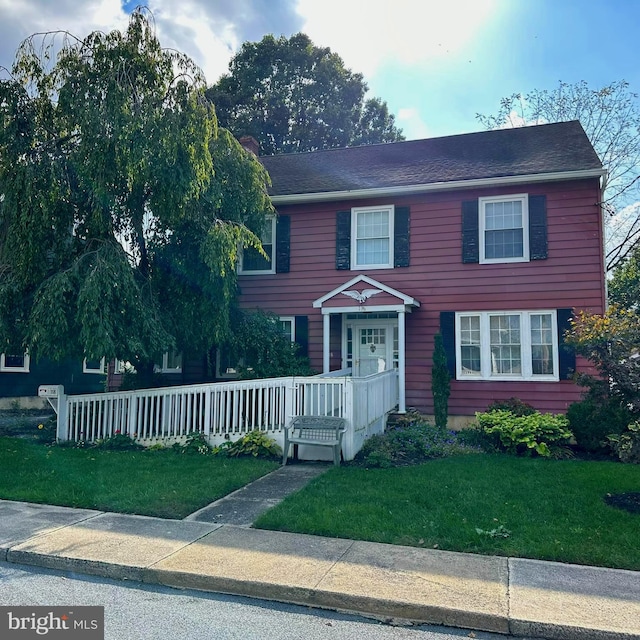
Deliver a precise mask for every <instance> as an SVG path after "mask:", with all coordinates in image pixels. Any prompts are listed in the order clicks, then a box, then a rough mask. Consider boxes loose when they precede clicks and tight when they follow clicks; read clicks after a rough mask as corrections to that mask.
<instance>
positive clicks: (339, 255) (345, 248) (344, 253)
mask: <svg viewBox="0 0 640 640" xmlns="http://www.w3.org/2000/svg"><path fill="white" fill-rule="evenodd" d="M336 269H340V270H345V269H347V270H348V269H351V211H338V213H337V214H336Z"/></svg>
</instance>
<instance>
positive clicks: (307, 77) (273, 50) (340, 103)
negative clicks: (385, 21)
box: [207, 33, 404, 155]
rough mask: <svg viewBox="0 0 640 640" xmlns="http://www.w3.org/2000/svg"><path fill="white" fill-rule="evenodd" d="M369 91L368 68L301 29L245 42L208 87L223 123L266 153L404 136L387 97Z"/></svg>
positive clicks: (374, 141) (210, 96) (309, 149)
mask: <svg viewBox="0 0 640 640" xmlns="http://www.w3.org/2000/svg"><path fill="white" fill-rule="evenodd" d="M366 93H367V85H366V83H365V82H364V80H363V77H362V74H360V73H353V72H352V71H350V70H349V69H347V68H345V66H344V62H343V60H342V58H340V56H339V55H337V54H336V53H333V52H332V51H331V50H330V49H328V48H323V47H316V46H314V44H313V42H312V41H311V40H310V39H309V37H308V36H306V35H305V34H303V33H298V34H296V35H294V36H292V37H291V38H289V39H287V38H285V37H284V36H281V37H280V38H278V39H276V38H274V37H273V36H272V35H268V36H265V37H264V38H263V39H262V40H261V41H260V42H246V43H244V44H243V45H242V48H241V50H240V51H239V52H238V53H237V54H236V55H235V56H234V57H233V58H232V60H231V62H230V63H229V73H228V74H225V75H223V76H222V77H221V78H220V80H218V82H217V83H216V84H214V85H213V86H212V87H210V88H209V90H208V91H207V95H208V97H209V98H210V99H211V101H212V102H213V103H214V104H215V105H216V112H217V115H218V120H219V122H220V125H221V126H223V127H226V128H228V129H229V130H230V131H232V132H233V133H234V134H235V135H236V136H243V135H251V136H253V137H254V138H255V139H256V140H257V141H258V142H259V143H260V146H261V152H262V153H264V154H266V155H272V154H276V153H287V152H299V151H314V150H316V149H330V148H333V147H346V146H353V145H359V144H372V143H378V142H394V141H396V140H403V139H404V138H403V136H402V131H401V130H400V129H397V128H396V126H395V118H394V116H393V115H392V114H391V113H389V109H388V107H387V104H386V103H385V102H382V101H381V100H380V99H379V98H368V99H365V94H366Z"/></svg>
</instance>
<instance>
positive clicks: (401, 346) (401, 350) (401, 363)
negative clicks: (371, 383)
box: [398, 311, 407, 413]
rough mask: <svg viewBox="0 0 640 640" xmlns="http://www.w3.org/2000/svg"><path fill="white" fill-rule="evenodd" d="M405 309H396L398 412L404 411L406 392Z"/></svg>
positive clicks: (405, 408)
mask: <svg viewBox="0 0 640 640" xmlns="http://www.w3.org/2000/svg"><path fill="white" fill-rule="evenodd" d="M406 315H407V314H406V312H405V311H398V413H405V412H406V410H407V407H406V402H407V401H406V393H405V379H406V377H405V349H406V345H405V331H404V321H405V316H406Z"/></svg>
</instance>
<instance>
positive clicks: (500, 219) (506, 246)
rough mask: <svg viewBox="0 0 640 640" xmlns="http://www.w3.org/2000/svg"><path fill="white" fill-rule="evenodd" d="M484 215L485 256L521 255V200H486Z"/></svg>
mask: <svg viewBox="0 0 640 640" xmlns="http://www.w3.org/2000/svg"><path fill="white" fill-rule="evenodd" d="M484 215H485V218H484V223H485V237H484V243H485V248H484V251H485V258H487V259H492V258H496V259H499V258H521V257H523V255H524V250H523V248H524V242H523V238H524V231H523V223H522V201H521V200H512V201H508V202H487V203H486V204H485V209H484Z"/></svg>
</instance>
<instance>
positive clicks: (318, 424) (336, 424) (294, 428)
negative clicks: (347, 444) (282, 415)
mask: <svg viewBox="0 0 640 640" xmlns="http://www.w3.org/2000/svg"><path fill="white" fill-rule="evenodd" d="M346 430H347V426H346V422H345V419H344V418H334V417H332V416H296V417H295V418H293V420H291V422H290V423H289V425H288V426H287V427H286V428H285V430H284V448H283V453H282V464H283V465H284V464H287V458H288V457H289V446H290V445H292V444H293V445H296V444H309V445H317V446H321V447H331V448H332V449H333V464H335V465H339V464H340V452H341V450H342V436H343V435H344V432H345V431H346Z"/></svg>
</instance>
